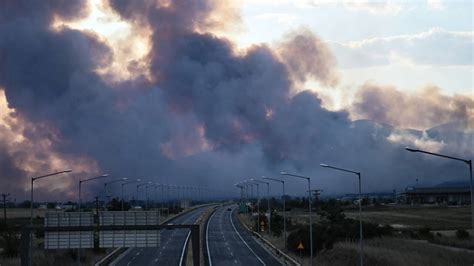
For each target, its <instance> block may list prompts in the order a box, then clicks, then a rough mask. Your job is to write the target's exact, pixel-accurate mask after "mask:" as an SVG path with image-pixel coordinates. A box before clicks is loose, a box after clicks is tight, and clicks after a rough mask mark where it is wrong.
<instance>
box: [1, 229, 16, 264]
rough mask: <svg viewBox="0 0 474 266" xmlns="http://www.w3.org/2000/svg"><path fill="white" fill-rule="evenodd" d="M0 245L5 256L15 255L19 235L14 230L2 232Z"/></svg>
mask: <svg viewBox="0 0 474 266" xmlns="http://www.w3.org/2000/svg"><path fill="white" fill-rule="evenodd" d="M1 246H2V247H3V255H4V256H5V257H9V258H12V257H17V256H18V253H19V251H20V237H19V235H18V234H17V233H16V232H15V231H5V232H3V234H2V241H1Z"/></svg>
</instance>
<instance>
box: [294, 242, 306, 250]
mask: <svg viewBox="0 0 474 266" xmlns="http://www.w3.org/2000/svg"><path fill="white" fill-rule="evenodd" d="M296 249H299V250H302V249H304V246H303V242H301V241H300V243H299V244H298V247H297V248H296Z"/></svg>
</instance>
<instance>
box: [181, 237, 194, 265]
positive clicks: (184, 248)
mask: <svg viewBox="0 0 474 266" xmlns="http://www.w3.org/2000/svg"><path fill="white" fill-rule="evenodd" d="M190 236H191V232H189V233H188V236H187V237H186V241H184V245H183V250H181V258H180V259H179V266H181V265H183V259H184V251H185V250H186V245H187V244H188V240H189V237H190Z"/></svg>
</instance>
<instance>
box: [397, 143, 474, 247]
mask: <svg viewBox="0 0 474 266" xmlns="http://www.w3.org/2000/svg"><path fill="white" fill-rule="evenodd" d="M405 149H406V150H407V151H409V152H419V153H425V154H428V155H433V156H438V157H443V158H446V159H451V160H455V161H461V162H464V163H466V164H467V165H468V166H469V190H470V192H471V229H472V232H471V234H474V193H473V190H472V160H467V159H462V158H457V157H452V156H448V155H444V154H439V153H434V152H428V151H423V150H418V149H411V148H405ZM417 183H418V179H417ZM473 240H474V236H473Z"/></svg>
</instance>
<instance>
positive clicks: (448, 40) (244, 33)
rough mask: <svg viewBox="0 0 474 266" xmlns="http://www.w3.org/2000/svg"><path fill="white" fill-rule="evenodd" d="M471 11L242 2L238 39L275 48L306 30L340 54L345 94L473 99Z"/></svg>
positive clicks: (428, 4) (396, 4)
mask: <svg viewBox="0 0 474 266" xmlns="http://www.w3.org/2000/svg"><path fill="white" fill-rule="evenodd" d="M472 10H473V7H472V2H471V1H317V0H315V1H312V0H307V1H306V0H303V1H285V0H282V1H265V0H260V1H259V0H257V1H242V24H243V25H242V26H241V30H240V31H238V32H237V33H236V35H235V36H234V38H235V40H236V41H237V43H238V44H239V45H240V46H249V45H251V44H254V43H260V42H264V43H271V44H273V43H277V42H278V41H279V40H281V38H282V36H284V35H285V34H286V33H288V32H290V31H292V30H294V29H297V28H300V27H304V28H308V29H310V30H311V31H313V32H314V33H316V34H317V35H318V36H319V37H320V38H321V39H322V40H323V41H324V42H326V43H327V45H328V46H329V47H330V49H331V51H332V52H333V54H334V56H335V57H336V60H337V65H338V68H339V72H340V76H341V81H340V83H339V86H338V89H339V90H343V91H346V92H347V91H348V90H349V91H353V90H354V88H357V87H359V86H361V85H363V84H364V83H366V82H367V81H372V82H377V83H381V84H390V85H392V86H396V87H397V88H399V89H401V90H406V91H410V90H412V91H413V90H419V89H420V88H422V87H424V86H427V85H435V86H438V87H440V88H441V89H442V91H443V93H445V94H448V95H453V94H471V95H472V93H473V92H472V84H473V83H472V81H473V80H472V76H473V72H472V71H473V69H472V56H473V55H472V53H473V50H472V40H473V34H472V31H473V25H474V24H473V17H472ZM427 77H429V78H427ZM335 97H336V98H340V97H341V96H340V94H336V95H335ZM334 101H336V102H337V103H338V105H337V106H340V104H341V100H340V99H334Z"/></svg>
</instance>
